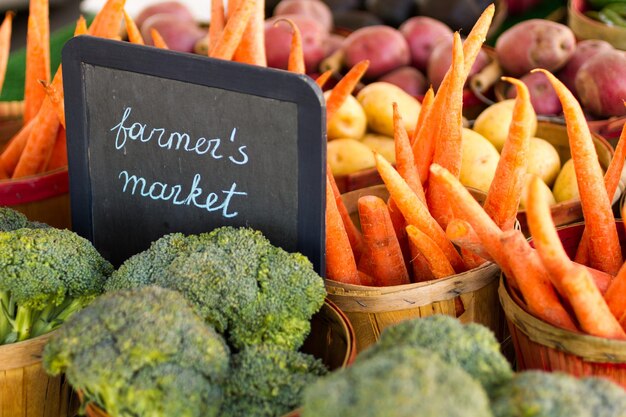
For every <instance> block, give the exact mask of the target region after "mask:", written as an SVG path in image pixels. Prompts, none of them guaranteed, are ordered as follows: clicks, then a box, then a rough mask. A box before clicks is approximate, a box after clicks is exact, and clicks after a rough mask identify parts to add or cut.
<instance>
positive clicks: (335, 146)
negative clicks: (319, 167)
mask: <svg viewBox="0 0 626 417" xmlns="http://www.w3.org/2000/svg"><path fill="white" fill-rule="evenodd" d="M326 156H327V159H328V163H329V164H330V169H331V170H332V172H333V175H347V174H351V173H353V172H356V171H360V170H362V169H367V168H372V167H374V166H375V165H376V161H375V159H374V154H373V153H372V150H371V149H370V148H368V147H367V146H365V145H363V144H362V143H361V142H359V141H358V140H356V139H349V138H344V139H335V140H333V141H330V142H328V145H327V153H326Z"/></svg>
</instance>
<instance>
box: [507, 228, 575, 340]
mask: <svg viewBox="0 0 626 417" xmlns="http://www.w3.org/2000/svg"><path fill="white" fill-rule="evenodd" d="M500 242H501V243H502V245H503V246H504V247H506V251H505V252H504V253H505V256H506V259H507V260H508V263H509V266H510V267H511V270H512V271H513V273H514V274H515V281H516V283H517V284H518V286H519V289H520V292H521V293H522V295H523V296H524V300H525V301H526V304H527V305H528V310H529V311H530V312H531V313H532V314H533V315H535V316H536V317H538V318H540V319H542V320H544V321H546V322H548V323H550V324H553V325H555V326H557V327H561V328H564V329H568V330H571V331H577V329H576V325H575V324H574V322H573V321H572V319H571V317H570V316H569V314H568V313H567V311H566V310H565V308H563V305H562V304H561V302H560V300H559V297H558V295H557V293H556V291H555V290H554V287H553V286H552V283H551V282H550V278H549V276H548V271H547V270H546V268H545V266H544V265H543V263H542V262H541V258H540V257H539V254H538V253H537V252H536V251H534V250H533V249H532V248H531V247H530V245H529V244H528V241H526V238H525V237H524V235H523V234H522V232H520V231H519V230H508V231H505V232H504V233H502V236H501V237H500Z"/></svg>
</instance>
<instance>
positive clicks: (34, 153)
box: [12, 97, 60, 178]
mask: <svg viewBox="0 0 626 417" xmlns="http://www.w3.org/2000/svg"><path fill="white" fill-rule="evenodd" d="M59 126H60V122H59V118H58V117H57V114H56V112H55V111H54V106H53V104H52V102H51V101H50V99H48V98H47V97H46V99H45V100H44V102H43V104H42V106H41V110H40V111H39V113H38V114H37V116H36V119H35V124H34V126H33V130H32V132H31V133H30V135H29V137H28V140H27V142H26V146H25V147H24V152H22V155H21V156H20V160H19V162H18V163H17V166H16V167H15V171H14V172H13V177H12V178H21V177H27V176H30V175H34V174H38V173H40V172H43V170H44V168H45V167H46V163H47V162H48V159H49V158H50V154H51V153H52V148H53V147H54V142H55V141H56V138H57V133H58V130H59Z"/></svg>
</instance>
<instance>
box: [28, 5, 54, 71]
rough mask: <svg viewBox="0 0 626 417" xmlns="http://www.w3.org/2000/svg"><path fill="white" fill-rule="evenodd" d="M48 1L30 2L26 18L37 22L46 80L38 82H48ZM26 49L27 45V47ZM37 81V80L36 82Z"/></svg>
mask: <svg viewBox="0 0 626 417" xmlns="http://www.w3.org/2000/svg"><path fill="white" fill-rule="evenodd" d="M49 9H50V5H49V1H48V0H30V1H29V8H28V16H29V18H30V17H33V18H34V19H35V20H36V21H37V29H38V30H39V37H40V42H41V45H42V50H43V65H44V68H45V69H46V78H40V80H45V81H50V18H49ZM27 47H28V45H27ZM36 81H38V80H36Z"/></svg>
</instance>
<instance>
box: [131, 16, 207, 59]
mask: <svg viewBox="0 0 626 417" xmlns="http://www.w3.org/2000/svg"><path fill="white" fill-rule="evenodd" d="M151 29H156V30H157V31H158V32H159V34H160V35H161V36H162V37H163V40H164V41H165V43H166V44H167V46H168V47H169V49H171V50H173V51H181V52H193V51H194V47H195V45H196V42H198V40H199V39H201V38H202V37H204V36H206V32H205V31H204V30H202V29H200V28H199V27H198V26H197V25H196V23H195V22H189V21H186V20H181V19H180V18H179V17H178V16H176V15H173V14H166V13H161V14H155V15H153V16H151V17H149V18H148V19H147V20H146V21H145V22H144V23H143V25H142V26H141V35H142V36H143V39H144V41H145V42H146V44H147V45H152V44H153V43H152V36H151V34H150V30H151Z"/></svg>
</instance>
